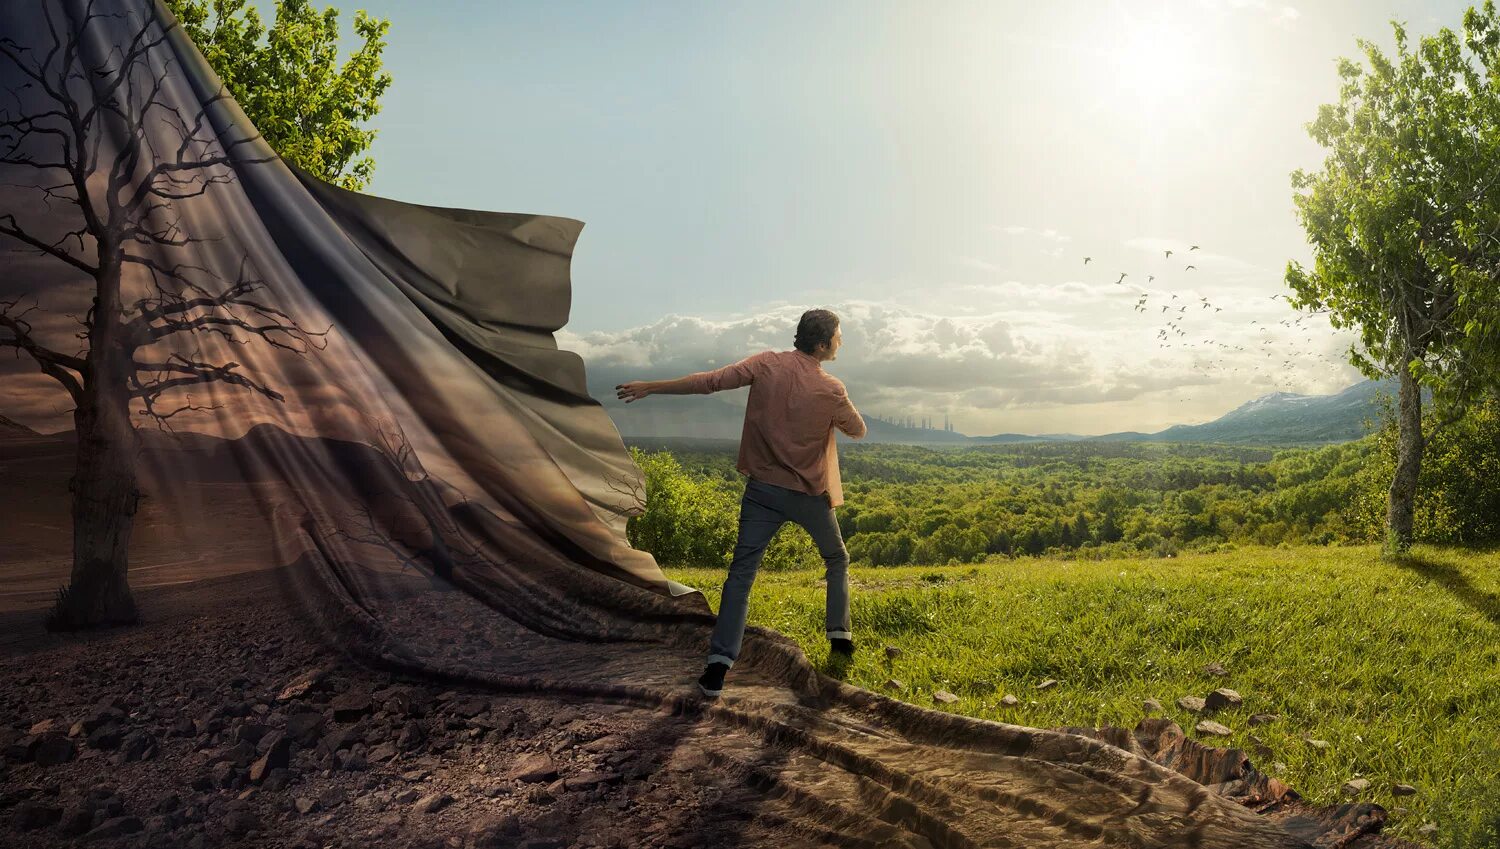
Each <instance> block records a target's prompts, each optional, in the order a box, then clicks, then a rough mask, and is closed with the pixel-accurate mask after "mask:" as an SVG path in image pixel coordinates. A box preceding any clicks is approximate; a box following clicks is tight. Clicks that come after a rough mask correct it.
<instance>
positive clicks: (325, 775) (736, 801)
mask: <svg viewBox="0 0 1500 849" xmlns="http://www.w3.org/2000/svg"><path fill="white" fill-rule="evenodd" d="M246 584H261V585H267V586H250V587H247V586H245V585H246ZM268 586H269V583H268V582H267V581H266V580H265V574H264V573H261V574H259V575H250V576H239V577H235V578H229V579H217V580H214V581H206V582H202V583H200V584H191V585H187V588H186V589H179V588H170V589H164V590H156V591H153V592H151V593H145V594H142V597H141V602H142V608H143V616H144V618H145V620H146V621H145V624H144V625H142V626H141V627H138V628H133V629H122V630H117V631H114V632H108V633H101V634H96V635H90V636H72V637H68V636H54V635H46V634H42V633H37V632H40V631H41V628H40V624H39V622H40V616H39V614H37V615H35V616H33V617H26V618H22V617H19V616H16V615H11V616H10V617H9V618H8V619H7V621H6V622H5V623H4V625H5V627H4V633H6V634H8V635H10V636H9V637H8V638H7V639H6V640H5V643H4V644H3V645H0V652H3V653H4V658H3V660H0V681H4V682H5V683H4V684H3V689H0V716H3V717H4V719H5V721H4V723H3V725H4V726H5V727H4V728H3V729H0V746H3V754H4V765H3V766H0V816H3V817H4V820H5V821H4V823H3V825H0V829H3V830H0V845H6V846H71V845H75V844H76V845H87V846H111V845H113V846H120V847H157V846H185V847H214V846H241V845H242V846H264V847H325V846H333V847H344V846H349V847H353V846H362V847H368V846H403V847H404V846H411V847H470V846H475V847H478V846H494V847H502V846H503V847H511V846H515V847H530V849H545V847H556V849H563V847H625V846H630V847H636V846H642V847H645V846H660V847H696V846H726V847H727V846H765V845H776V846H786V847H794V846H821V845H827V842H826V841H825V840H823V839H821V838H820V837H819V836H818V835H817V834H815V833H809V832H808V831H807V829H806V827H805V825H804V824H799V823H798V822H796V821H795V820H794V819H793V816H794V815H793V814H792V812H790V811H784V812H778V811H777V810H776V806H775V805H774V804H768V799H767V796H766V795H765V794H764V793H762V792H761V790H760V789H758V788H757V786H756V784H757V781H756V779H755V777H754V773H755V772H756V764H757V760H758V759H760V758H761V757H763V756H764V754H765V753H764V746H763V745H762V744H761V743H760V742H759V741H758V740H755V739H751V738H750V737H749V736H746V735H737V734H732V733H731V734H726V733H725V732H724V729H722V728H720V727H717V726H714V725H713V724H711V723H707V722H704V721H699V720H694V719H691V718H687V717H683V716H672V715H671V714H670V713H668V712H662V711H657V710H647V709H640V708H634V707H630V706H626V705H618V704H599V703H588V702H576V703H559V700H558V699H557V698H556V697H555V696H546V697H542V696H534V697H527V696H507V695H496V694H494V693H483V692H474V691H466V690H463V689H457V690H455V689H446V688H444V687H442V686H441V685H434V684H433V683H432V682H430V681H423V680H419V679H415V678H411V679H406V680H402V678H401V677H400V676H392V675H390V674H388V673H385V672H381V671H378V670H374V669H370V668H368V667H365V666H363V665H360V664H357V663H355V662H354V661H352V660H349V659H345V658H340V657H337V656H335V655H332V654H330V653H329V652H328V651H327V650H326V649H324V648H323V647H322V646H321V645H319V643H318V642H317V639H316V635H314V634H312V633H310V632H309V631H307V630H306V629H304V628H303V627H302V626H301V624H300V623H299V622H298V621H296V619H295V618H294V617H293V616H292V615H291V611H293V610H295V608H294V607H292V606H286V605H279V604H277V603H275V601H274V599H272V600H268V601H263V602H259V603H243V602H244V601H245V600H248V599H256V598H264V597H265V596H266V595H267V594H268V592H267V588H268ZM27 619H34V620H35V621H34V622H33V621H27ZM20 726H24V728H23V727H20Z"/></svg>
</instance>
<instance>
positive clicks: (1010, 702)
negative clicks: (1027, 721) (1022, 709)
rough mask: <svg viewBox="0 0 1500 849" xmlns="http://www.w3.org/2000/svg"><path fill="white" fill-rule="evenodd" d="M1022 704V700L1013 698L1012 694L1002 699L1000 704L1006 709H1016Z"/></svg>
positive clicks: (1007, 694)
mask: <svg viewBox="0 0 1500 849" xmlns="http://www.w3.org/2000/svg"><path fill="white" fill-rule="evenodd" d="M1020 703H1021V700H1020V699H1018V698H1016V697H1015V696H1012V695H1011V694H1010V693H1006V694H1005V695H1003V696H1001V697H1000V704H1002V705H1005V706H1006V707H1015V706H1016V705H1018V704H1020Z"/></svg>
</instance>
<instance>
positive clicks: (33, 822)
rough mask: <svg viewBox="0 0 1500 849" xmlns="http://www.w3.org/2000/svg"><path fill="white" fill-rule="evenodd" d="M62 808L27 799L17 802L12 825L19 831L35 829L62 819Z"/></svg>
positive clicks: (11, 821)
mask: <svg viewBox="0 0 1500 849" xmlns="http://www.w3.org/2000/svg"><path fill="white" fill-rule="evenodd" d="M62 814H63V812H62V808H59V807H57V806H56V805H49V804H47V803H45V802H38V801H36V800H34V799H27V800H26V801H24V802H20V803H17V805H16V806H15V808H14V809H13V811H12V813H11V820H10V824H11V827H12V828H14V829H16V830H17V831H35V830H36V829H39V828H46V827H47V826H49V825H52V824H53V823H55V822H57V821H59V820H61V819H62Z"/></svg>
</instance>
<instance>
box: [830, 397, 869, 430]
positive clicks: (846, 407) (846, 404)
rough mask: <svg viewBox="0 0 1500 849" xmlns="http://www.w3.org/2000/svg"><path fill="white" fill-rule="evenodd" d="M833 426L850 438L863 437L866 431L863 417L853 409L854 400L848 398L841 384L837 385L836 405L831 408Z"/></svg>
mask: <svg viewBox="0 0 1500 849" xmlns="http://www.w3.org/2000/svg"><path fill="white" fill-rule="evenodd" d="M833 426H834V427H836V428H838V429H839V430H841V431H843V432H844V433H845V434H846V435H847V436H849V437H850V438H851V439H863V438H864V435H865V433H866V429H865V417H864V416H861V415H860V414H859V410H856V409H854V402H853V401H850V400H849V393H848V391H847V390H845V389H844V387H843V386H842V385H840V386H839V400H838V405H837V406H836V407H834V410H833Z"/></svg>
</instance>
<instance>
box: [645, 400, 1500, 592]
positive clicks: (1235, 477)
mask: <svg viewBox="0 0 1500 849" xmlns="http://www.w3.org/2000/svg"><path fill="white" fill-rule="evenodd" d="M1396 442H1397V426H1396V423H1395V421H1394V418H1393V417H1392V416H1390V415H1389V413H1388V412H1387V413H1385V414H1384V415H1383V416H1382V418H1381V422H1380V424H1379V426H1378V427H1377V429H1376V430H1375V431H1374V432H1372V433H1371V434H1370V435H1368V436H1366V437H1365V438H1363V439H1360V440H1356V441H1353V442H1346V443H1340V444H1332V445H1326V446H1321V447H1313V448H1307V447H1298V448H1276V447H1265V448H1261V447H1246V446H1241V445H1236V446H1222V445H1206V444H1192V443H1148V442H1087V441H1084V442H1056V443H1053V442H1038V443H1022V444H1013V445H986V446H980V447H962V448H950V447H937V448H929V447H922V446H912V445H862V444H858V443H852V444H842V445H841V446H840V449H839V464H840V469H841V471H842V475H843V480H844V496H845V499H846V500H845V503H844V504H843V505H841V506H840V507H839V509H838V511H837V513H838V520H839V525H840V528H841V530H842V531H843V535H844V542H845V545H846V546H847V547H848V549H849V554H850V557H851V560H852V562H853V563H854V564H855V565H864V566H901V565H908V564H934V565H945V564H955V563H977V562H984V561H996V560H1006V559H1010V558H1016V557H1056V558H1065V559H1079V558H1082V559H1104V558H1110V557H1140V556H1143V555H1144V556H1156V557H1172V556H1174V555H1176V554H1178V553H1179V552H1187V551H1194V552H1215V551H1227V550H1232V549H1233V548H1234V547H1235V546H1237V545H1242V544H1253V545H1272V546H1287V547H1290V546H1296V545H1350V544H1364V543H1370V542H1375V541H1378V540H1379V539H1380V537H1381V535H1382V533H1383V527H1384V520H1385V510H1386V503H1387V493H1388V491H1389V488H1390V482H1391V477H1392V474H1393V469H1394V466H1395V461H1396ZM1497 444H1500V402H1496V401H1494V400H1489V401H1486V402H1484V403H1482V404H1480V405H1478V406H1476V407H1475V408H1474V410H1472V411H1471V413H1470V414H1469V415H1468V416H1466V417H1465V419H1464V420H1463V422H1461V423H1460V424H1459V425H1458V426H1457V427H1454V428H1450V429H1447V430H1444V431H1442V432H1441V433H1440V434H1439V435H1438V436H1437V437H1436V438H1435V439H1433V440H1432V441H1431V442H1430V443H1429V444H1428V445H1427V447H1426V456H1425V457H1424V462H1423V464H1422V472H1421V482H1420V486H1419V487H1418V493H1419V495H1418V498H1417V504H1416V519H1415V528H1414V534H1415V537H1414V538H1415V540H1416V541H1420V542H1430V543H1439V544H1485V543H1492V542H1495V541H1497V540H1500V452H1496V451H1495V447H1496V445H1497ZM630 450H631V453H632V455H633V456H634V457H635V460H636V462H637V463H638V464H639V465H640V466H641V468H642V470H643V471H644V472H645V476H646V499H647V500H646V503H647V507H646V512H645V513H644V514H643V515H640V516H636V517H633V518H631V519H630V522H629V527H628V533H629V537H630V541H631V544H632V545H634V546H636V547H637V548H641V549H644V550H647V551H650V552H652V554H653V555H655V556H656V558H657V560H658V561H659V562H661V563H663V564H664V565H672V566H696V567H708V566H727V565H728V563H729V559H730V555H731V554H732V552H733V548H734V542H735V535H736V530H737V522H738V509H739V508H738V504H739V498H740V494H741V493H742V492H743V489H744V476H743V475H741V474H740V473H739V472H738V471H736V470H735V468H734V465H735V452H734V447H733V445H732V444H726V446H725V447H723V448H721V449H706V448H704V447H702V446H701V445H697V446H692V447H675V448H674V447H670V446H669V447H667V448H665V449H661V450H654V451H648V450H645V449H643V448H641V447H640V446H637V445H631V446H630ZM820 563H821V561H820V559H819V558H818V555H817V551H816V550H815V549H814V548H813V545H812V542H811V540H810V538H808V536H807V535H806V534H805V533H803V532H802V531H800V529H796V528H795V527H794V526H792V525H790V524H788V525H784V526H783V527H782V529H781V531H780V532H779V533H778V534H777V536H776V538H775V539H774V540H773V541H772V543H771V546H770V547H769V548H768V549H767V551H766V555H765V560H764V561H763V563H762V568H766V569H785V568H802V567H805V568H813V567H816V566H818V565H819V564H820Z"/></svg>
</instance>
